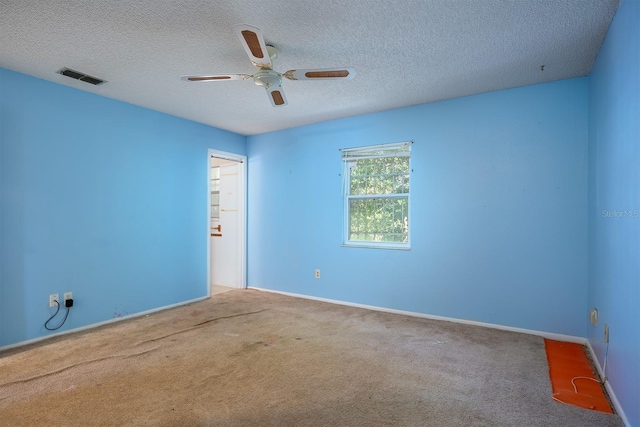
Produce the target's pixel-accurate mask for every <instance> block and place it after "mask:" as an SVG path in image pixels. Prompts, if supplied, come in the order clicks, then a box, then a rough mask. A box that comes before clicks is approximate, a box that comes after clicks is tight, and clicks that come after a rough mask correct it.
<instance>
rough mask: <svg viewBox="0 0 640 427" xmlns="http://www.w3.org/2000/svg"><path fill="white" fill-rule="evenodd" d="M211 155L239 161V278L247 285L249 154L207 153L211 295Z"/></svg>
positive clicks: (211, 150) (208, 278)
mask: <svg viewBox="0 0 640 427" xmlns="http://www.w3.org/2000/svg"><path fill="white" fill-rule="evenodd" d="M211 157H217V158H220V159H226V160H233V161H236V162H238V251H239V254H238V270H239V271H238V278H239V280H240V288H242V289H244V288H246V287H247V238H246V236H247V156H244V155H242V154H236V153H229V152H226V151H220V150H214V149H211V148H210V149H209V150H208V153H207V234H206V236H207V296H208V297H210V296H211V237H210V235H211Z"/></svg>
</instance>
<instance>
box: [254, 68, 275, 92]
mask: <svg viewBox="0 0 640 427" xmlns="http://www.w3.org/2000/svg"><path fill="white" fill-rule="evenodd" d="M253 82H254V83H255V84H256V85H258V86H264V87H265V88H267V89H269V87H271V86H280V84H281V83H282V75H281V74H280V73H278V72H277V71H272V70H262V71H258V72H257V73H255V74H254V75H253Z"/></svg>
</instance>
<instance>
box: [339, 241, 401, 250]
mask: <svg viewBox="0 0 640 427" xmlns="http://www.w3.org/2000/svg"><path fill="white" fill-rule="evenodd" d="M341 246H342V247H343V248H363V249H391V250H396V251H410V250H411V246H409V245H402V246H399V245H393V244H390V245H385V244H377V245H376V244H370V243H366V242H358V243H343V244H342V245H341Z"/></svg>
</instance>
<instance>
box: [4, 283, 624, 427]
mask: <svg viewBox="0 0 640 427" xmlns="http://www.w3.org/2000/svg"><path fill="white" fill-rule="evenodd" d="M71 315H73V313H72V314H71ZM0 425H2V426H3V427H4V426H166V427H169V426H171V427H174V426H175V427H178V426H437V427H440V426H445V427H446V426H492V427H495V426H558V427H570V426H576V427H588V426H594V427H595V426H598V427H602V426H619V427H621V426H623V423H622V421H621V419H620V418H619V417H618V416H615V415H608V414H603V413H600V412H594V411H589V410H584V409H580V408H576V407H572V406H567V405H563V404H561V403H558V402H556V401H554V400H552V398H551V386H550V383H549V376H548V366H547V362H546V356H545V350H544V343H543V339H542V338H539V337H535V336H530V335H524V334H517V333H512V332H505V331H498V330H492V329H486V328H480V327H473V326H464V325H460V324H455V323H450V322H442V321H432V320H425V319H418V318H412V317H407V316H400V315H393V314H387V313H379V312H372V311H367V310H363V309H356V308H351V307H344V306H337V305H332V304H326V303H320V302H315V301H307V300H302V299H296V298H290V297H286V296H281V295H276V294H269V293H264V292H259V291H254V290H235V291H231V292H226V293H222V294H218V295H215V296H214V297H213V298H211V299H209V300H205V301H201V302H198V303H195V304H191V305H188V306H183V307H179V308H175V309H172V310H167V311H164V312H161V313H156V314H153V315H151V316H147V317H143V318H138V319H131V320H126V321H123V322H119V323H117V324H113V325H109V326H106V327H102V328H99V329H94V330H92V331H88V332H83V333H78V334H73V335H67V336H63V337H60V338H54V339H52V340H49V341H46V342H44V343H40V344H37V345H32V346H29V347H25V348H22V349H15V350H10V351H7V352H4V353H2V354H0Z"/></svg>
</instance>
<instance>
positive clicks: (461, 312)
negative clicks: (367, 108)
mask: <svg viewBox="0 0 640 427" xmlns="http://www.w3.org/2000/svg"><path fill="white" fill-rule="evenodd" d="M587 83H588V82H587V79H586V78H581V79H573V80H565V81H560V82H554V83H548V84H542V85H536V86H529V87H524V88H518V89H511V90H506V91H501V92H494V93H489V94H483V95H477V96H472V97H467V98H461V99H455V100H450V101H445V102H438V103H433V104H425V105H420V106H415V107H409V108H402V109H397V110H392V111H387V112H382V113H377V114H371V115H366V116H358V117H353V118H348V119H343V120H337V121H331V122H326V123H321V124H317V125H312V126H305V127H300V128H294V129H289V130H285V131H280V132H273V133H269V134H263V135H257V136H250V137H248V142H247V143H248V155H249V189H248V194H249V220H248V221H249V225H248V227H249V236H248V237H249V239H248V251H249V261H248V283H249V286H254V287H262V288H268V289H273V290H280V291H286V292H293V293H299V294H305V295H311V296H317V297H324V298H331V299H336V300H342V301H349V302H355V303H360V304H368V305H374V306H381V307H387V308H394V309H400V310H408V311H413V312H420V313H428V314H432V315H441V316H448V317H454V318H460V319H471V320H475V321H481V322H489V323H494V324H500V325H508V326H513V327H519V328H527V329H533V330H540V331H547V332H552V333H560V334H568V335H575V336H582V337H584V336H586V324H585V316H586V315H585V313H586V309H587V288H586V287H587V255H588V254H587V241H588V238H587V151H588V145H587V97H588V94H587ZM403 140H413V141H414V144H413V148H412V150H413V151H412V167H413V173H412V176H411V212H410V215H411V240H412V249H411V250H410V251H401V250H382V249H364V248H347V247H342V246H341V239H342V223H343V200H342V196H341V177H340V175H339V174H340V173H341V167H342V165H341V159H340V152H339V151H338V149H339V148H344V147H356V146H363V145H370V144H381V143H388V142H396V141H403ZM316 268H319V269H320V270H321V276H322V278H321V279H319V280H317V279H314V274H313V273H314V269H316Z"/></svg>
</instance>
